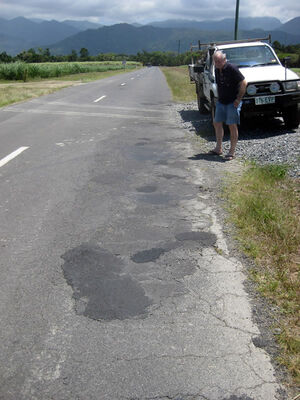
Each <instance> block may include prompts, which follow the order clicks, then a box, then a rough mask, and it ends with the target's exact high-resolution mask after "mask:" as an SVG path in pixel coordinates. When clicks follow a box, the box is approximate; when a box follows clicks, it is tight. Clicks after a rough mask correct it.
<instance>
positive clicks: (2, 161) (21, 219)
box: [0, 67, 282, 400]
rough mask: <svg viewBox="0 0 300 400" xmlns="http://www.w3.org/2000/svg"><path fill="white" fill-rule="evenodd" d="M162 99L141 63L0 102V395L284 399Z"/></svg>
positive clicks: (184, 142)
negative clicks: (26, 98) (31, 96)
mask: <svg viewBox="0 0 300 400" xmlns="http://www.w3.org/2000/svg"><path fill="white" fill-rule="evenodd" d="M170 104H171V96H170V93H169V89H168V87H167V84H166V82H165V79H164V77H163V74H162V73H161V72H160V70H159V69H158V68H154V67H153V68H145V69H142V70H137V71H134V72H131V73H128V74H125V75H119V76H116V77H112V78H108V79H105V80H101V81H98V82H92V83H89V84H84V85H79V86H76V87H72V88H68V89H64V90H62V91H59V92H56V93H55V94H52V95H49V96H45V97H41V98H39V99H36V100H32V101H28V102H24V103H20V104H17V105H13V106H9V107H5V108H3V109H1V111H0V143H1V146H0V213H1V214H0V215H1V217H0V251H1V265H0V267H1V268H0V285H1V288H0V317H1V331H0V344H1V351H0V379H1V387H0V398H1V399H3V400H35V399H38V400H48V399H49V400H50V399H52V400H75V399H76V400H94V399H95V400H106V399H107V400H119V399H120V400H121V399H122V400H123V399H124V400H125V399H136V400H137V399H138V400H144V399H174V400H175V399H176V400H180V399H182V400H183V399H184V400H191V399H196V400H200V399H201V400H202V399H203V400H204V399H205V400H224V399H228V400H229V399H230V400H274V399H281V398H282V397H280V394H279V392H278V390H280V387H279V385H278V383H277V382H276V379H275V376H274V370H273V367H272V365H271V363H270V360H269V357H268V355H267V353H265V351H264V350H263V349H261V348H259V347H255V345H254V344H253V341H252V340H253V338H255V337H257V336H259V335H260V332H259V330H258V327H257V326H256V325H255V324H254V323H253V321H252V317H251V305H250V300H249V297H248V295H247V293H246V292H245V290H244V286H243V281H244V279H245V276H244V274H243V266H242V265H241V264H240V262H239V261H238V260H237V259H235V258H234V257H232V255H231V254H230V251H229V250H228V248H227V245H226V241H225V239H224V236H223V234H222V227H221V225H220V223H219V222H218V218H217V216H216V215H217V214H216V212H215V204H214V203H213V201H212V198H211V197H210V194H209V192H206V191H205V190H204V191H203V190H199V187H200V188H203V185H205V182H207V180H208V177H209V174H208V171H207V170H205V169H203V168H202V169H201V168H200V166H199V165H198V164H197V162H195V159H193V154H194V153H193V148H192V144H191V142H190V138H188V137H187V136H186V133H185V132H184V131H183V130H182V129H180V127H179V126H178V125H177V124H176V121H175V120H174V118H173V115H172V113H171V111H170ZM15 151H17V153H15ZM211 168H213V166H211ZM210 173H211V172H210Z"/></svg>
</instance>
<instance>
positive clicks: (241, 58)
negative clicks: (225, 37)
mask: <svg viewBox="0 0 300 400" xmlns="http://www.w3.org/2000/svg"><path fill="white" fill-rule="evenodd" d="M267 39H269V41H270V37H269V38H267ZM267 39H266V38H264V39H247V40H235V41H232V42H217V43H209V44H201V43H200V42H198V46H197V48H198V50H201V47H202V46H205V48H206V54H205V56H204V59H198V60H197V61H196V62H194V60H193V58H192V64H190V65H189V76H190V81H191V82H192V83H195V85H196V93H197V101H198V108H199V111H200V112H201V113H208V112H211V113H212V115H214V110H215V105H216V101H217V99H218V91H217V85H216V80H215V66H214V63H213V54H214V52H215V51H217V50H221V51H222V52H224V53H225V54H226V58H227V60H228V61H229V62H230V63H232V64H235V65H237V66H238V68H239V69H240V71H241V72H242V74H243V75H244V76H245V79H246V81H247V90H246V93H245V96H244V98H243V105H242V110H241V117H242V118H249V117H253V116H266V117H277V116H280V117H282V118H283V120H284V123H285V125H286V127H287V128H289V129H295V128H297V127H298V125H299V122H300V78H299V76H298V75H297V74H296V73H295V72H293V71H292V70H290V69H288V68H287V66H286V65H285V66H283V65H282V64H281V62H280V60H279V58H278V57H277V55H276V53H275V51H274V49H273V48H272V47H271V46H270V45H269V44H268V43H266V42H265V41H266V40H267ZM195 47H196V46H192V48H191V50H193V48H195Z"/></svg>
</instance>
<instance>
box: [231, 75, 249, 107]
mask: <svg viewBox="0 0 300 400" xmlns="http://www.w3.org/2000/svg"><path fill="white" fill-rule="evenodd" d="M246 88H247V82H246V79H244V80H242V81H241V82H240V86H239V91H238V94H237V96H236V99H235V100H234V103H233V104H234V106H235V107H238V105H239V104H240V102H241V100H242V98H243V96H244V94H245V93H246Z"/></svg>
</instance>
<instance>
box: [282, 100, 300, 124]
mask: <svg viewBox="0 0 300 400" xmlns="http://www.w3.org/2000/svg"><path fill="white" fill-rule="evenodd" d="M299 114H300V113H299V109H298V104H294V105H293V106H290V107H287V108H286V109H285V110H284V111H283V120H284V123H285V126H286V127H287V128H288V129H296V128H298V125H299V123H300V116H299Z"/></svg>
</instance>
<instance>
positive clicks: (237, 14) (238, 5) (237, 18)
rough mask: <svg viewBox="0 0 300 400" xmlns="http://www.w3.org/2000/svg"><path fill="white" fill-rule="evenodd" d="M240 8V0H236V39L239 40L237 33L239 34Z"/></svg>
mask: <svg viewBox="0 0 300 400" xmlns="http://www.w3.org/2000/svg"><path fill="white" fill-rule="evenodd" d="M239 8H240V0H236V6H235V26H234V40H237V35H238V25H239Z"/></svg>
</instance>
